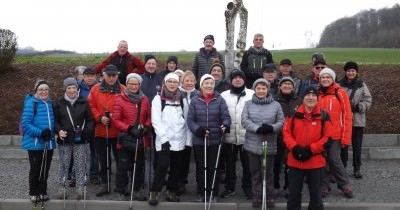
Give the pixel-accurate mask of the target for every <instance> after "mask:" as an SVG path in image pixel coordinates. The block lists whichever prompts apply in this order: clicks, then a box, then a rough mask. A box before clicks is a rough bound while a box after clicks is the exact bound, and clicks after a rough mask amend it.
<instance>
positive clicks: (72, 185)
mask: <svg viewBox="0 0 400 210" xmlns="http://www.w3.org/2000/svg"><path fill="white" fill-rule="evenodd" d="M68 186H69V187H75V186H76V180H75V179H71V181H69V185H68Z"/></svg>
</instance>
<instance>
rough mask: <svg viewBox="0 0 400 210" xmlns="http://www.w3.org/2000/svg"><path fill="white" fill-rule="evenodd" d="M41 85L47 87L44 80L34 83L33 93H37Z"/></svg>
mask: <svg viewBox="0 0 400 210" xmlns="http://www.w3.org/2000/svg"><path fill="white" fill-rule="evenodd" d="M43 84H45V85H47V86H49V83H48V82H47V81H46V80H43V79H40V80H37V81H36V83H35V93H36V92H37V89H38V88H39V86H40V85H43Z"/></svg>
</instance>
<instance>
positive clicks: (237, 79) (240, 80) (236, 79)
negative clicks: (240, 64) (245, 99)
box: [231, 76, 244, 87]
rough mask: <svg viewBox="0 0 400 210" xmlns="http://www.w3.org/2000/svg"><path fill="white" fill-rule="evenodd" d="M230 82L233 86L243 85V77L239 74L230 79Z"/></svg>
mask: <svg viewBox="0 0 400 210" xmlns="http://www.w3.org/2000/svg"><path fill="white" fill-rule="evenodd" d="M231 84H232V86H233V87H243V85H244V79H243V78H242V77H241V76H236V77H234V78H233V79H232V82H231Z"/></svg>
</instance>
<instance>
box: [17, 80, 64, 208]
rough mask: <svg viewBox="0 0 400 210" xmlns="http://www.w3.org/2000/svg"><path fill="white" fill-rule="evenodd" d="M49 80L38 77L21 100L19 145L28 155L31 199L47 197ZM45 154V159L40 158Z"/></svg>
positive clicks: (51, 140) (50, 134)
mask: <svg viewBox="0 0 400 210" xmlns="http://www.w3.org/2000/svg"><path fill="white" fill-rule="evenodd" d="M49 90H50V88H49V84H48V82H47V81H45V80H38V81H37V82H36V84H35V89H34V95H31V94H29V95H27V96H26V97H25V102H24V110H23V113H22V119H21V125H22V126H21V127H22V132H23V137H22V148H23V149H25V150H27V151H28V156H29V164H30V169H29V196H30V200H31V201H32V202H35V203H37V202H39V201H41V200H42V201H47V200H49V196H48V195H47V178H48V175H49V169H50V163H51V160H52V157H53V150H54V149H55V148H56V145H55V141H54V114H53V105H52V102H51V100H50V98H49ZM43 157H45V159H43Z"/></svg>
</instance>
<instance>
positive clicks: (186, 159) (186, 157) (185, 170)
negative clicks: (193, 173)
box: [179, 146, 192, 185]
mask: <svg viewBox="0 0 400 210" xmlns="http://www.w3.org/2000/svg"><path fill="white" fill-rule="evenodd" d="M191 154H192V147H189V146H186V147H185V149H184V150H183V151H182V178H181V179H180V181H179V185H183V184H186V183H187V182H188V181H187V178H188V175H189V169H190V158H191Z"/></svg>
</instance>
